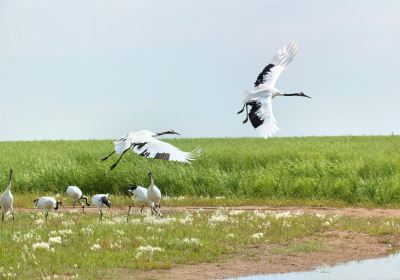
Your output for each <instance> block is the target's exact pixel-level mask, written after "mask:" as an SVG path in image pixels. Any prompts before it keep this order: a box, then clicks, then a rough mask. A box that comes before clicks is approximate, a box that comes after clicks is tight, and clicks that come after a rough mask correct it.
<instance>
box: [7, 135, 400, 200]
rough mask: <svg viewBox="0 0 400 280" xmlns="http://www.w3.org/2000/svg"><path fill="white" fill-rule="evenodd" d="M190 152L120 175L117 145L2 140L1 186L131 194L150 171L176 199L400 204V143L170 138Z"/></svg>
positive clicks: (128, 165) (124, 168)
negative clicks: (184, 159) (196, 153)
mask: <svg viewBox="0 0 400 280" xmlns="http://www.w3.org/2000/svg"><path fill="white" fill-rule="evenodd" d="M167 141H168V142H170V143H172V144H174V145H176V146H177V147H179V148H181V149H183V150H193V149H194V148H196V147H198V146H200V147H201V148H202V150H203V153H202V155H201V156H200V157H199V158H198V160H196V161H194V162H193V163H192V164H191V165H184V164H180V163H174V162H165V161H161V160H151V159H145V158H142V157H140V156H138V155H134V154H132V153H129V154H128V155H126V156H125V158H124V159H123V160H122V161H121V163H120V165H119V166H118V167H117V168H116V169H115V170H113V171H109V166H110V165H111V164H112V163H113V161H114V160H116V158H117V157H116V156H115V157H112V158H110V159H109V160H108V161H106V162H100V158H102V157H103V156H105V155H107V154H108V153H109V152H110V151H112V148H113V146H112V144H111V141H33V142H1V143H0V158H1V161H0V172H1V177H0V179H1V182H2V184H3V185H5V184H6V176H7V173H8V172H7V170H8V169H9V168H13V169H14V170H15V184H14V186H13V188H14V191H15V192H16V193H18V192H19V193H22V192H34V193H36V192H37V193H53V192H63V191H64V190H65V187H66V186H68V185H71V184H74V185H78V186H80V187H82V189H84V190H85V192H86V193H95V192H108V193H116V194H121V193H124V192H125V190H126V188H127V185H128V184H130V183H135V184H142V185H145V186H147V185H148V178H147V171H149V170H152V171H153V173H154V174H155V180H156V184H157V185H158V186H159V187H160V188H161V190H162V192H163V193H164V194H166V195H170V196H179V195H185V196H210V197H213V196H226V197H239V198H240V197H250V198H251V197H253V198H265V199H266V200H267V199H285V200H286V199H289V200H290V199H295V200H299V199H300V200H301V199H304V200H336V201H343V202H346V203H350V204H357V203H373V204H376V205H385V204H389V203H398V202H400V153H399V152H400V137H398V136H386V137H383V136H382V137H305V138H272V139H268V140H265V139H252V138H235V139H231V138H212V139H173V140H167Z"/></svg>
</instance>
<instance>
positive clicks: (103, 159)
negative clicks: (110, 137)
mask: <svg viewBox="0 0 400 280" xmlns="http://www.w3.org/2000/svg"><path fill="white" fill-rule="evenodd" d="M113 154H115V151H113V152H112V153H111V154H109V155H108V156H106V157H104V158H102V159H101V161H105V160H107V159H108V158H109V157H110V156H112V155H113Z"/></svg>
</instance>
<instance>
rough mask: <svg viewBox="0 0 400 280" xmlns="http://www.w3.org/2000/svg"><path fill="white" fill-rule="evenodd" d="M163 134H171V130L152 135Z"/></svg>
mask: <svg viewBox="0 0 400 280" xmlns="http://www.w3.org/2000/svg"><path fill="white" fill-rule="evenodd" d="M165 134H171V132H170V131H163V132H158V133H156V134H155V135H154V136H161V135H165Z"/></svg>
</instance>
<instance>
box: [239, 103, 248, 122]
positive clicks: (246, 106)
mask: <svg viewBox="0 0 400 280" xmlns="http://www.w3.org/2000/svg"><path fill="white" fill-rule="evenodd" d="M248 105H249V104H247V103H245V104H244V105H243V108H242V110H240V111H239V112H237V113H238V114H241V113H243V111H244V109H245V108H246V119H245V120H244V121H243V123H247V121H248V120H249V108H248Z"/></svg>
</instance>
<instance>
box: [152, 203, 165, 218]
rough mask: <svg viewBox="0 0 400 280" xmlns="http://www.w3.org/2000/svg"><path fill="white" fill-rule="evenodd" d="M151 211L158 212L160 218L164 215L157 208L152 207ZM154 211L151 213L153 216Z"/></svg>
mask: <svg viewBox="0 0 400 280" xmlns="http://www.w3.org/2000/svg"><path fill="white" fill-rule="evenodd" d="M151 209H152V210H153V211H154V212H156V213H157V214H158V215H159V216H160V217H162V214H161V213H160V211H157V209H156V207H155V206H152V207H151ZM153 211H151V214H152V215H153Z"/></svg>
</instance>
